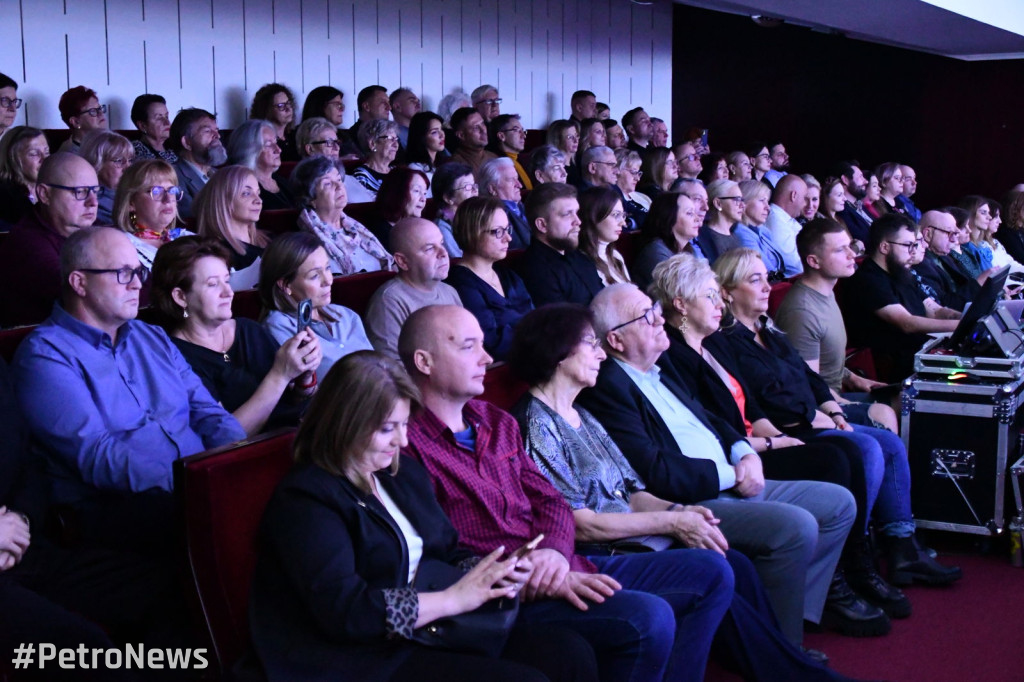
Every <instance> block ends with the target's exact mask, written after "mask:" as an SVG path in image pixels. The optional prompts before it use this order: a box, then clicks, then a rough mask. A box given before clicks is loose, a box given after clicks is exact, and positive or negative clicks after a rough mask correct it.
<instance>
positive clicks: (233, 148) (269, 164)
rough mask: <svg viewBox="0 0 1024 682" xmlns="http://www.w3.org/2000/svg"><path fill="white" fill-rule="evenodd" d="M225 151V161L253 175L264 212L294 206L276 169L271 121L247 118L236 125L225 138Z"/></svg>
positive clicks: (277, 159) (276, 148)
mask: <svg viewBox="0 0 1024 682" xmlns="http://www.w3.org/2000/svg"><path fill="white" fill-rule="evenodd" d="M227 151H228V163H229V164H232V165H239V166H245V167H246V168H248V169H249V170H251V171H252V172H253V174H254V175H255V176H256V180H257V181H258V182H259V184H260V198H261V199H262V200H263V210H264V211H274V210H281V209H289V208H295V198H294V197H292V194H291V192H290V191H289V190H288V187H287V184H288V183H287V182H286V180H285V178H284V176H282V175H281V174H280V172H279V170H280V168H281V147H280V146H279V145H278V142H277V128H275V127H274V124H273V123H271V122H270V121H264V120H263V119H259V118H251V119H249V120H248V121H245V122H244V123H242V124H240V125H239V126H238V127H237V128H235V130H234V131H233V132H232V133H231V137H230V138H228V143H227Z"/></svg>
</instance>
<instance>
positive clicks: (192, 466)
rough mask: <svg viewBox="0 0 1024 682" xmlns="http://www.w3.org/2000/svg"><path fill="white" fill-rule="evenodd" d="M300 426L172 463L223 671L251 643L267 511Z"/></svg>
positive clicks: (196, 580) (197, 583)
mask: <svg viewBox="0 0 1024 682" xmlns="http://www.w3.org/2000/svg"><path fill="white" fill-rule="evenodd" d="M294 437H295V431H294V429H285V430H280V431H275V432H273V433H269V434H265V435H262V436H258V437H257V438H254V439H252V440H249V441H243V442H241V443H236V444H233V445H228V446H225V447H222V448H217V449H215V450H209V451H207V452H203V453H199V454H198V455H193V456H191V457H185V458H184V459H179V460H177V461H176V462H175V463H174V487H175V494H176V495H177V497H178V501H179V507H180V508H181V510H182V518H183V522H184V531H185V532H184V535H185V541H186V545H187V552H188V565H189V571H190V575H191V577H192V581H193V584H194V587H195V592H196V595H195V596H196V597H197V598H198V602H199V607H200V611H201V613H202V617H203V620H204V623H205V625H206V629H207V631H208V633H209V636H210V639H211V642H212V645H213V651H214V654H215V657H216V661H217V663H218V664H219V665H220V669H221V672H222V674H223V673H224V672H226V671H228V670H230V669H231V666H232V665H234V663H235V662H236V661H237V660H238V658H239V657H240V656H241V655H242V654H243V653H244V652H245V649H246V647H247V646H248V642H249V623H248V603H249V586H250V584H251V582H252V576H253V571H254V569H255V567H256V535H257V530H258V529H259V524H260V520H261V519H262V518H263V510H264V508H265V507H266V506H267V502H268V501H269V500H270V496H271V494H272V493H273V492H274V488H275V487H276V486H277V483H278V481H280V480H281V478H282V477H283V476H284V475H285V473H286V472H287V471H288V469H289V468H290V467H291V464H292V453H291V446H292V440H293V439H294Z"/></svg>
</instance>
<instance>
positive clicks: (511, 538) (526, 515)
mask: <svg viewBox="0 0 1024 682" xmlns="http://www.w3.org/2000/svg"><path fill="white" fill-rule="evenodd" d="M463 418H464V419H465V420H466V423H467V424H470V425H472V427H473V431H474V432H475V434H476V452H471V451H470V450H468V449H466V448H464V447H462V446H461V445H459V444H458V443H457V442H456V441H455V435H454V434H453V433H452V430H451V429H449V428H448V427H447V426H445V425H444V423H442V422H441V420H439V419H438V418H437V417H436V416H435V415H434V413H433V412H431V411H430V410H423V412H421V413H420V414H419V415H418V416H417V417H415V418H414V419H413V420H412V421H411V422H410V423H409V446H408V448H406V450H405V452H406V454H408V455H409V456H411V457H414V458H415V459H417V460H419V461H420V462H422V463H423V466H425V467H426V469H427V471H429V472H430V476H431V478H432V479H433V481H434V493H435V494H436V495H437V499H438V501H439V502H440V503H441V507H442V508H443V509H444V511H445V513H446V514H447V515H448V518H449V519H451V522H452V524H453V525H454V526H455V528H456V529H457V530H458V531H459V539H460V541H461V543H462V545H463V546H464V547H467V548H468V549H470V550H471V551H472V552H474V553H475V554H479V555H480V556H483V555H485V554H488V553H490V552H491V551H493V550H494V548H495V547H498V546H499V545H504V546H505V549H506V550H507V551H509V552H511V551H513V550H515V549H517V548H518V547H520V546H521V545H523V544H525V543H526V542H529V541H530V540H532V539H533V538H534V537H536V536H537V534H538V533H544V540H543V541H542V542H541V543H540V546H541V547H545V548H550V549H553V550H556V551H558V552H560V553H561V554H562V555H563V556H565V558H567V559H568V560H569V565H570V566H571V567H572V570H574V571H583V572H586V573H594V572H596V571H597V568H596V567H595V566H594V564H592V563H591V562H590V561H588V560H587V559H586V558H584V557H582V556H579V555H578V554H576V552H575V536H576V523H575V521H574V520H573V516H572V511H571V510H570V509H569V505H568V504H566V502H565V499H564V498H563V497H562V496H561V495H560V494H559V492H558V491H557V490H556V489H555V487H554V486H553V485H551V483H550V482H549V481H548V479H547V478H545V477H544V474H542V473H541V472H540V470H539V469H538V468H537V465H536V464H534V463H533V460H532V459H530V457H529V455H527V454H526V451H525V450H524V449H523V441H522V436H521V435H520V433H519V425H518V424H517V423H516V420H515V419H513V418H512V416H511V415H510V414H508V413H507V412H504V411H502V410H500V409H498V408H497V407H495V406H494V405H491V404H490V403H487V402H483V401H481V400H471V401H469V403H467V404H466V407H465V408H464V410H463Z"/></svg>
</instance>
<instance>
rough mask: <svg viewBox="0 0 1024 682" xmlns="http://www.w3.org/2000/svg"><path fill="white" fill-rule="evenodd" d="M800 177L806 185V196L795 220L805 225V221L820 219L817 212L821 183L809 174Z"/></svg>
mask: <svg viewBox="0 0 1024 682" xmlns="http://www.w3.org/2000/svg"><path fill="white" fill-rule="evenodd" d="M800 177H801V178H803V180H804V182H805V183H807V194H805V195H804V207H803V210H801V211H800V215H799V216H797V219H796V220H797V222H798V223H800V224H801V225H805V224H807V221H809V220H814V219H815V218H820V217H821V213H820V212H819V210H818V209H819V208H820V207H821V183H820V182H818V178H816V177H814V176H813V175H811V174H810V173H804V174H802V175H801V176H800Z"/></svg>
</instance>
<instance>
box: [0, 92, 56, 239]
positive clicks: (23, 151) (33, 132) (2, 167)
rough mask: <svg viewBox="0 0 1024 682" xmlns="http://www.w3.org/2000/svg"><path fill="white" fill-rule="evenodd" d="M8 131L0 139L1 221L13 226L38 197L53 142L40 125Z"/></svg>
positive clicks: (16, 127)
mask: <svg viewBox="0 0 1024 682" xmlns="http://www.w3.org/2000/svg"><path fill="white" fill-rule="evenodd" d="M0 90H2V88H0ZM6 130H7V132H6V133H5V134H4V136H3V137H2V138H0V222H2V223H7V224H8V225H14V224H16V223H17V222H18V221H20V220H21V218H22V216H24V215H25V214H26V213H28V212H30V211H31V210H32V206H33V205H35V203H36V202H37V201H38V200H39V199H38V187H37V186H38V183H39V167H40V166H41V165H42V164H43V161H45V160H46V157H47V156H49V155H50V144H49V143H48V142H47V141H46V135H44V134H43V131H42V130H39V129H38V128H32V127H29V126H15V127H13V128H7V129H6Z"/></svg>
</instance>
